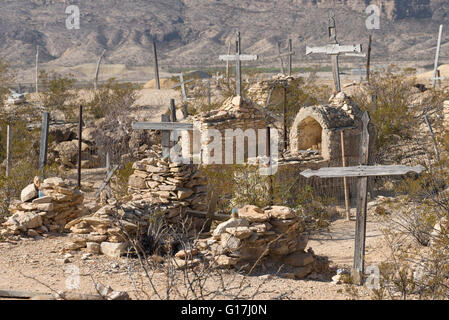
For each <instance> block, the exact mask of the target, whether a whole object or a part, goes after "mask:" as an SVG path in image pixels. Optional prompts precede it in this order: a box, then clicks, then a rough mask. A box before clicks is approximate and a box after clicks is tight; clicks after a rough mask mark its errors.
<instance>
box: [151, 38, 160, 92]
mask: <svg viewBox="0 0 449 320" xmlns="http://www.w3.org/2000/svg"><path fill="white" fill-rule="evenodd" d="M153 56H154V79H155V80H156V88H157V89H158V90H160V89H161V83H160V81H159V64H158V61H157V50H156V41H153Z"/></svg>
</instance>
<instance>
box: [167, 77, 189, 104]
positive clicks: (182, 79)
mask: <svg viewBox="0 0 449 320" xmlns="http://www.w3.org/2000/svg"><path fill="white" fill-rule="evenodd" d="M178 76H179V80H180V83H178V84H176V85H174V86H173V87H171V88H170V89H174V88H177V87H181V92H182V99H183V101H184V102H187V101H188V100H189V99H188V98H187V93H186V84H187V83H189V82H192V81H193V79H190V80H186V81H184V75H183V73H182V72H181V73H180V74H178Z"/></svg>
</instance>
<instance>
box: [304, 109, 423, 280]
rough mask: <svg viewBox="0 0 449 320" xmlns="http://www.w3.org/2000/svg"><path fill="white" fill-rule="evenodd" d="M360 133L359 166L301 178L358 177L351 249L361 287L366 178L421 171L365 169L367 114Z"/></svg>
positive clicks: (314, 172) (307, 173) (311, 172)
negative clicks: (352, 245)
mask: <svg viewBox="0 0 449 320" xmlns="http://www.w3.org/2000/svg"><path fill="white" fill-rule="evenodd" d="M362 121H363V132H362V137H361V145H360V166H355V167H339V168H321V169H318V170H311V169H309V170H305V171H303V172H301V175H303V176H305V177H306V178H310V177H314V176H315V177H320V178H344V177H358V178H359V185H358V188H357V189H358V191H359V194H358V203H357V217H356V231H355V245H354V268H353V277H354V281H355V282H357V283H359V284H361V283H362V279H363V274H364V260H365V238H366V205H367V193H368V177H376V176H396V175H404V174H407V173H409V172H415V173H418V174H419V173H421V172H422V171H423V170H424V167H423V166H421V165H418V166H415V167H408V166H368V160H369V131H368V124H369V122H370V117H369V114H368V112H367V111H366V112H365V113H364V114H363V118H362Z"/></svg>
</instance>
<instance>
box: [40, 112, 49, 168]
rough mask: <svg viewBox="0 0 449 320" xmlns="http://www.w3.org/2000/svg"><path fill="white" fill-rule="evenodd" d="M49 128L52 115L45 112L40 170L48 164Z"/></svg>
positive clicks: (43, 116) (43, 115)
mask: <svg viewBox="0 0 449 320" xmlns="http://www.w3.org/2000/svg"><path fill="white" fill-rule="evenodd" d="M49 126H50V114H49V113H48V112H44V113H43V114H42V128H41V141H40V150H39V170H43V169H44V167H45V165H46V164H47V150H48V129H49Z"/></svg>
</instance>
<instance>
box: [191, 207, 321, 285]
mask: <svg viewBox="0 0 449 320" xmlns="http://www.w3.org/2000/svg"><path fill="white" fill-rule="evenodd" d="M307 243H308V235H307V233H305V232H304V223H303V220H302V219H301V218H300V217H299V216H298V215H297V214H296V213H295V211H294V210H293V209H291V208H288V207H283V206H272V207H267V208H265V209H261V208H258V207H256V206H252V205H247V206H244V207H243V208H241V209H239V211H238V217H235V216H234V217H231V218H230V219H229V220H228V221H225V222H223V223H221V224H219V225H218V226H217V227H216V228H215V230H214V231H213V234H212V238H209V239H202V240H199V241H198V243H197V248H198V249H199V252H201V254H202V255H204V256H212V257H213V261H215V262H216V263H217V264H218V265H219V266H221V267H236V268H239V267H240V266H242V265H244V264H247V265H250V266H252V265H253V264H254V263H255V262H256V261H259V262H260V261H263V262H264V263H265V262H271V263H276V264H282V265H285V266H286V268H285V269H284V272H285V276H288V277H291V278H297V279H300V278H304V277H306V276H307V275H309V274H310V273H312V272H314V271H317V272H320V271H321V270H318V269H322V268H321V267H320V266H319V263H318V260H317V258H316V256H315V255H314V254H313V251H311V250H309V252H306V251H305V249H306V247H307ZM286 271H287V272H286Z"/></svg>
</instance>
